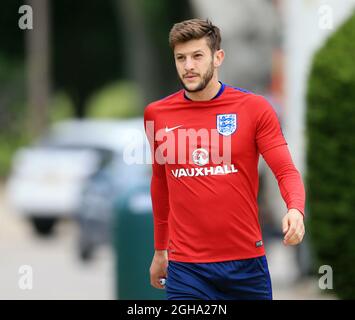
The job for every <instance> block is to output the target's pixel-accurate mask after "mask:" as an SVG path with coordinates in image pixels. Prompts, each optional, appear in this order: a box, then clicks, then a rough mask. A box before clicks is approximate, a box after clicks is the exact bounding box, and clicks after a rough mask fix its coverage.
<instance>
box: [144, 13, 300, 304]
mask: <svg viewBox="0 0 355 320" xmlns="http://www.w3.org/2000/svg"><path fill="white" fill-rule="evenodd" d="M169 42H170V46H171V48H172V50H173V53H174V59H175V65H176V69H177V73H178V76H179V78H180V81H181V84H182V86H183V90H181V91H179V92H177V93H175V94H173V95H170V96H168V97H166V98H164V99H162V100H159V101H156V102H153V103H151V104H149V105H148V106H147V108H146V109H145V113H144V119H145V127H146V133H147V137H148V140H149V141H150V145H151V150H152V154H153V165H152V166H153V174H152V181H151V196H152V204H153V215H154V243H155V245H154V246H155V253H154V257H153V260H152V264H151V267H150V278H151V285H152V286H154V287H155V288H158V289H164V288H166V293H167V299H169V300H178V299H203V300H207V299H213V300H216V299H272V287H271V280H270V274H269V271H268V265H267V260H266V257H265V250H264V245H263V241H262V235H261V230H260V225H259V221H258V206H257V192H258V169H257V165H258V160H259V155H260V154H262V156H263V157H264V159H265V161H266V162H267V164H268V166H269V167H270V168H271V170H272V171H273V173H274V175H275V177H276V179H277V181H278V184H279V188H280V192H281V195H282V197H283V199H284V201H285V203H286V206H287V209H288V211H287V213H286V214H285V216H284V218H283V220H282V229H283V232H284V234H285V237H284V240H283V241H284V244H285V245H297V244H299V243H300V242H301V241H302V238H303V236H304V232H305V228H304V223H303V218H304V203H305V192H304V186H303V183H302V180H301V177H300V174H299V173H298V171H297V170H296V168H295V167H294V164H293V162H292V159H291V156H290V153H289V151H288V148H287V143H286V141H285V138H284V136H283V134H282V131H281V128H280V124H279V122H278V119H277V116H276V113H275V112H274V110H273V108H272V107H271V106H270V104H269V103H268V102H267V101H266V99H264V98H263V97H262V96H259V95H256V94H253V93H250V92H247V91H246V90H242V89H238V88H233V87H230V86H228V85H226V84H224V83H221V82H220V81H218V68H219V67H220V66H221V64H222V62H223V58H224V51H223V50H222V49H221V48H220V43H221V36H220V31H219V29H218V28H217V27H216V26H214V25H213V24H212V23H211V22H210V21H208V20H207V21H205V20H200V19H192V20H187V21H183V22H181V23H177V24H175V25H174V26H173V28H172V29H171V31H170V35H169ZM236 58H237V57H236ZM206 132H207V134H206ZM216 135H217V137H216ZM221 153H223V157H222V158H221V157H220V155H221ZM216 159H217V160H216ZM161 279H166V283H165V286H164V283H162V282H161Z"/></svg>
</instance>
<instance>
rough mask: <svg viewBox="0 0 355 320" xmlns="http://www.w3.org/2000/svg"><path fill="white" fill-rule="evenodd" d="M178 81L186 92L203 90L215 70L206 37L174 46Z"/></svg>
mask: <svg viewBox="0 0 355 320" xmlns="http://www.w3.org/2000/svg"><path fill="white" fill-rule="evenodd" d="M174 58H175V65H176V70H177V73H178V76H179V78H180V81H181V83H182V85H183V87H184V89H185V90H186V91H188V92H197V91H201V90H203V89H204V88H205V87H206V86H207V85H208V83H209V82H210V80H211V79H212V77H213V75H214V72H215V68H216V66H215V59H214V55H213V54H212V52H211V49H210V48H209V46H208V44H207V40H206V38H202V39H199V40H190V41H187V42H184V43H178V44H177V45H176V46H175V48H174Z"/></svg>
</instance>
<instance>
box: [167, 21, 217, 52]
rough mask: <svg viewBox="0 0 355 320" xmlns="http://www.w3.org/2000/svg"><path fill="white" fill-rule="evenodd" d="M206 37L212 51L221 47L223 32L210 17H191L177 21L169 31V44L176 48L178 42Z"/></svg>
mask: <svg viewBox="0 0 355 320" xmlns="http://www.w3.org/2000/svg"><path fill="white" fill-rule="evenodd" d="M204 37H206V38H207V43H208V46H209V47H210V49H211V51H212V53H213V52H215V51H216V50H219V49H220V48H221V33H220V30H219V28H218V27H216V26H215V25H213V24H212V22H211V21H210V20H209V19H206V20H203V19H190V20H185V21H182V22H179V23H175V24H174V26H173V27H172V28H171V30H170V33H169V45H170V47H171V48H172V49H173V50H174V48H175V46H176V44H178V43H183V42H187V41H189V40H198V39H202V38H204Z"/></svg>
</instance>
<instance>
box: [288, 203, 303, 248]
mask: <svg viewBox="0 0 355 320" xmlns="http://www.w3.org/2000/svg"><path fill="white" fill-rule="evenodd" d="M282 232H283V233H284V235H285V236H284V240H283V243H284V244H285V245H286V246H287V245H291V246H294V245H297V244H299V243H301V242H302V239H303V236H304V234H305V227H304V223H303V214H302V213H301V212H300V211H299V210H297V209H290V210H288V212H287V214H286V215H285V216H284V217H283V219H282Z"/></svg>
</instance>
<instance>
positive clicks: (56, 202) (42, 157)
mask: <svg viewBox="0 0 355 320" xmlns="http://www.w3.org/2000/svg"><path fill="white" fill-rule="evenodd" d="M142 127H143V119H142V118H135V119H127V120H114V121H112V120H69V121H63V122H59V123H57V124H55V125H54V126H53V127H52V128H51V129H50V130H49V132H48V134H46V135H45V136H44V137H43V138H41V139H40V140H39V141H38V142H37V143H36V144H35V145H34V146H32V147H27V148H22V149H20V150H18V151H17V153H16V154H15V157H14V160H13V165H12V172H11V174H10V176H9V178H8V180H7V183H6V194H7V199H8V202H9V204H10V205H11V206H12V207H13V208H14V209H15V212H17V213H19V214H21V215H23V216H25V217H28V218H29V219H30V220H31V222H32V224H33V226H34V228H35V230H36V231H37V233H38V234H41V235H49V234H51V233H52V231H53V227H54V225H55V223H56V221H57V220H58V218H63V217H72V216H73V215H74V214H75V212H76V211H77V210H78V207H79V206H80V199H81V195H82V191H83V189H84V187H85V184H86V183H87V180H88V179H89V178H90V176H91V175H93V174H94V173H95V172H97V170H99V169H100V168H101V167H102V166H103V165H105V163H107V162H108V161H110V159H111V158H112V157H113V156H114V155H115V153H117V152H119V153H120V154H122V149H123V148H124V147H126V146H127V143H129V142H130V141H131V140H132V139H133V138H132V137H135V136H137V132H139V134H141V132H142Z"/></svg>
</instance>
